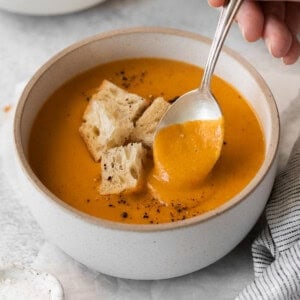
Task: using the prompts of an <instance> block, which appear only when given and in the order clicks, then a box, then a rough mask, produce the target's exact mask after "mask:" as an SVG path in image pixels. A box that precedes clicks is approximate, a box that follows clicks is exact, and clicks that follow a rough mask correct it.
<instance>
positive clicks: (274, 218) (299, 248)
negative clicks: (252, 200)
mask: <svg viewBox="0 0 300 300" xmlns="http://www.w3.org/2000/svg"><path fill="white" fill-rule="evenodd" d="M266 221H267V225H266V227H265V228H264V230H263V231H262V232H261V234H260V235H259V237H258V238H257V239H256V240H255V241H254V242H253V245H252V256H253V262H254V274H255V279H254V281H253V282H252V283H251V284H250V285H248V286H247V287H246V288H245V289H244V290H243V291H242V292H241V293H240V294H239V295H238V297H237V298H236V299H237V300H249V299H250V300H254V299H255V300H260V299H264V300H265V299H268V300H269V299H270V300H271V299H272V300H273V299H274V300H275V299H276V300H277V299H278V300H290V299H293V300H294V299H295V300H296V299H297V300H299V299H300V136H299V138H298V140H297V142H296V143H295V145H294V148H293V150H292V153H291V156H290V159H289V161H288V164H287V167H286V168H285V170H284V171H282V172H281V173H280V174H279V175H278V176H277V178H276V180H275V184H274V188H273V191H272V193H271V197H270V200H269V202H268V204H267V207H266Z"/></svg>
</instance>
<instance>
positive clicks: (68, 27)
mask: <svg viewBox="0 0 300 300" xmlns="http://www.w3.org/2000/svg"><path fill="white" fill-rule="evenodd" d="M217 17H218V11H217V10H213V9H211V8H209V7H208V5H207V3H206V1H205V0H189V1H183V0H164V1H160V0H107V1H106V2H105V3H103V4H100V5H98V6H96V7H94V8H91V9H89V10H86V11H83V12H80V13H76V14H71V15H65V16H54V17H37V16H35V17H33V16H22V15H16V14H10V13H7V12H2V11H0V37H1V42H0V266H1V265H5V264H9V263H18V264H23V265H25V266H32V265H33V266H35V267H38V268H41V269H45V270H46V271H51V272H52V273H53V274H55V275H56V276H57V277H59V279H60V280H61V281H62V283H63V285H64V287H65V292H66V298H67V299H233V298H234V296H235V295H236V294H237V293H238V292H239V291H240V290H241V289H242V288H243V287H244V286H245V285H246V284H247V283H248V282H249V281H250V280H251V279H252V276H253V274H252V262H251V254H250V245H251V240H252V239H253V237H254V236H256V234H257V232H258V231H259V229H260V224H258V225H257V226H256V227H255V228H254V229H253V231H252V232H251V233H250V234H249V236H248V237H247V238H246V239H245V240H244V241H243V242H242V243H241V244H240V245H239V246H238V247H237V248H236V249H235V250H233V251H232V252H231V253H230V254H229V255H227V256H226V257H224V258H223V259H221V260H220V261H218V262H217V263H215V264H213V265H211V266H209V267H207V268H205V269H204V270H201V271H198V272H196V273H193V274H190V275H187V276H184V277H181V278H176V279H171V280H163V281H150V282H144V281H143V282H138V281H132V280H122V279H116V278H112V277H108V276H104V275H102V274H98V273H94V272H92V271H90V270H88V269H86V268H85V267H82V266H81V265H79V264H77V263H75V262H74V261H73V260H72V259H70V258H69V257H67V256H66V255H64V254H63V253H61V252H60V250H58V249H57V248H56V247H54V246H53V245H51V244H49V243H47V242H46V243H45V239H44V235H43V233H42V232H41V230H40V228H39V226H38V225H37V223H36V222H35V221H34V219H33V217H32V216H31V214H30V212H29V211H28V209H27V208H26V207H25V206H24V205H23V204H22V195H21V194H20V193H19V192H18V186H17V185H16V184H15V183H14V180H13V178H14V173H13V163H12V153H11V149H10V148H9V139H10V138H11V133H10V131H9V128H10V122H11V119H12V115H13V108H14V106H15V103H16V101H17V98H18V96H19V94H20V91H21V90H22V88H23V86H24V84H25V83H26V82H27V81H28V80H29V78H30V77H31V76H32V75H33V74H34V72H35V71H36V70H37V69H38V68H39V67H40V66H41V65H42V64H43V63H44V62H45V61H46V60H47V59H49V58H50V57H51V56H52V55H54V54H55V53H56V52H58V51H60V50H61V49H63V48H64V47H66V46H68V45H69V44H71V43H73V42H76V41H78V40H80V39H82V38H84V37H87V36H90V35H93V34H96V33H100V32H104V31H107V30H112V29H119V28H124V27H136V26H144V25H147V26H163V27H173V28H179V29H185V30H189V31H192V32H197V33H200V34H202V35H205V36H208V37H212V35H213V32H214V29H215V27H216V22H217ZM226 44H227V46H229V47H231V48H232V49H234V50H236V51H237V52H239V53H240V54H241V55H242V56H244V57H245V58H246V59H248V60H249V61H250V63H252V64H253V65H254V67H255V68H257V70H258V71H259V72H260V73H261V75H262V76H263V77H264V78H265V80H266V81H267V83H268V84H269V86H270V88H271V91H272V92H273V94H274V96H275V98H276V101H277V104H278V108H279V113H280V116H281V123H282V139H281V143H280V168H281V167H282V166H283V165H284V163H285V161H286V158H287V156H288V154H289V151H290V149H291V147H292V144H293V142H294V141H295V139H296V137H297V135H298V133H299V128H300V118H299V115H300V63H299V62H298V63H297V64H295V65H293V66H290V67H287V66H284V65H283V64H282V63H281V61H280V60H277V59H274V58H272V57H271V56H270V55H269V54H268V53H267V51H266V49H265V47H264V44H263V43H262V42H261V41H260V42H256V43H254V44H249V43H246V42H244V41H243V39H242V37H241V34H240V32H239V30H238V28H237V26H236V25H235V26H234V27H233V28H232V30H231V32H230V34H229V37H228V39H227V41H226ZM7 105H11V106H12V108H11V110H10V111H7V112H5V110H6V109H5V107H6V106H7ZM49 261H51V264H49ZM62 265H63V266H66V267H67V268H66V269H65V268H62V267H61V266H62ZM64 270H67V271H68V275H66V274H65V273H64ZM78 279H81V280H80V281H78ZM72 282H73V283H74V284H73V285H72V284H71V283H72ZM75 287H76V288H75ZM87 289H89V291H90V292H92V294H91V293H86V291H87ZM101 297H102V298H101Z"/></svg>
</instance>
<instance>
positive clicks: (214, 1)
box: [208, 0, 226, 7]
mask: <svg viewBox="0 0 300 300" xmlns="http://www.w3.org/2000/svg"><path fill="white" fill-rule="evenodd" d="M225 2H226V1H225V0H208V4H209V5H210V6H212V7H220V6H223V5H224V4H225Z"/></svg>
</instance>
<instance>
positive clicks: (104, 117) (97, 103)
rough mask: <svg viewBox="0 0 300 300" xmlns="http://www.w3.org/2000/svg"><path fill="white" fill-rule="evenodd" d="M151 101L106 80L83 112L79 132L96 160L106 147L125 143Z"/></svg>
mask: <svg viewBox="0 0 300 300" xmlns="http://www.w3.org/2000/svg"><path fill="white" fill-rule="evenodd" d="M147 104H148V102H147V101H146V100H145V99H144V98H142V97H140V96H138V95H136V94H132V93H128V92H126V91H125V90H123V89H121V88H119V87H117V86H116V85H114V84H113V83H111V82H109V81H107V80H104V81H103V83H102V84H101V86H100V88H99V90H98V92H97V93H96V94H94V95H93V96H92V98H91V100H90V102H89V104H88V106H87V108H86V110H85V112H84V114H83V123H82V124H81V126H80V128H79V132H80V134H81V136H82V138H83V140H84V141H85V143H86V145H87V147H88V149H89V152H90V153H91V155H92V157H93V158H94V160H95V161H99V160H100V159H101V153H102V152H103V151H105V150H106V149H110V148H112V147H117V146H121V145H123V144H124V143H125V142H126V141H127V140H128V139H129V136H130V134H131V132H132V130H133V127H134V125H133V123H134V121H135V120H136V119H137V118H138V117H139V116H140V114H141V113H142V112H143V110H144V109H145V108H146V106H147Z"/></svg>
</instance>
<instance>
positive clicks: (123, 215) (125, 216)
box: [121, 211, 128, 219]
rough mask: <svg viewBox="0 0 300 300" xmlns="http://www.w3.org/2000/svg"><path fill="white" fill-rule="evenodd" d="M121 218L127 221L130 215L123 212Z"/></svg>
mask: <svg viewBox="0 0 300 300" xmlns="http://www.w3.org/2000/svg"><path fill="white" fill-rule="evenodd" d="M121 217H122V218H124V219H126V218H127V217H128V213H127V212H126V211H123V212H122V214H121Z"/></svg>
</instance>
